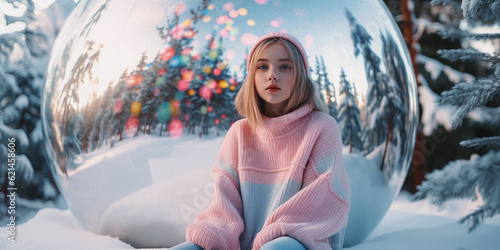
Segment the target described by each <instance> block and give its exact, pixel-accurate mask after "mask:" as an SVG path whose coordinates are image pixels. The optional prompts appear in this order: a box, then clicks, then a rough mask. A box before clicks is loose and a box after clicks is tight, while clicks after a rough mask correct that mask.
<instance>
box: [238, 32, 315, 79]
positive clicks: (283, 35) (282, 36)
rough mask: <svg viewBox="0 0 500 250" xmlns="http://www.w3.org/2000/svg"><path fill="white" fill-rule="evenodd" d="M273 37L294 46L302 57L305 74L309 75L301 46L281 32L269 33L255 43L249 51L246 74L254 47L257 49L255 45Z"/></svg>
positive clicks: (304, 52)
mask: <svg viewBox="0 0 500 250" xmlns="http://www.w3.org/2000/svg"><path fill="white" fill-rule="evenodd" d="M274 37H278V38H283V39H285V40H288V41H290V42H291V43H292V44H293V45H295V47H296V48H297V50H298V51H299V52H300V55H301V56H302V60H303V61H304V67H305V68H306V73H307V74H309V64H308V63H307V56H306V51H305V50H304V47H302V45H301V44H300V42H299V40H297V39H296V38H295V37H293V36H291V35H289V34H287V33H283V32H271V33H268V34H267V35H265V36H263V37H261V38H260V39H259V40H258V41H257V43H255V45H254V46H253V48H252V50H251V51H250V54H248V60H247V72H248V68H249V67H250V59H251V58H252V55H253V53H254V51H255V47H257V45H259V44H260V43H261V42H262V41H264V40H266V39H269V38H274Z"/></svg>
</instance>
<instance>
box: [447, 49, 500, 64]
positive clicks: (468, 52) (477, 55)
mask: <svg viewBox="0 0 500 250" xmlns="http://www.w3.org/2000/svg"><path fill="white" fill-rule="evenodd" d="M437 53H438V54H439V55H440V56H441V57H442V58H445V59H448V60H450V61H462V62H464V61H468V60H482V61H486V62H493V63H495V62H497V61H499V59H500V58H499V57H498V55H490V54H488V53H483V52H479V51H476V50H472V49H447V50H438V52H437ZM496 54H498V53H496Z"/></svg>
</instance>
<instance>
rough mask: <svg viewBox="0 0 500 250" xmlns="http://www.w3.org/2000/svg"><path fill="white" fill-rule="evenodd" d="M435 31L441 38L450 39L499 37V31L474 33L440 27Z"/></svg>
mask: <svg viewBox="0 0 500 250" xmlns="http://www.w3.org/2000/svg"><path fill="white" fill-rule="evenodd" d="M437 33H438V35H439V36H441V38H443V39H450V40H459V39H463V38H470V39H473V40H494V39H500V33H487V34H483V33H481V34H475V33H469V32H465V31H462V30H459V29H445V28H440V29H438V30H437Z"/></svg>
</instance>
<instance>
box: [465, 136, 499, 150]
mask: <svg viewBox="0 0 500 250" xmlns="http://www.w3.org/2000/svg"><path fill="white" fill-rule="evenodd" d="M460 146H463V147H466V148H475V149H481V148H487V149H491V150H500V136H492V137H484V138H474V139H470V140H465V141H461V142H460Z"/></svg>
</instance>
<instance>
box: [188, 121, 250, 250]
mask: <svg viewBox="0 0 500 250" xmlns="http://www.w3.org/2000/svg"><path fill="white" fill-rule="evenodd" d="M233 127H234V125H233ZM233 127H232V128H233ZM237 148H238V144H237V138H236V136H235V133H234V128H233V129H230V130H229V131H228V133H227V135H226V137H225V138H224V142H223V143H222V146H221V148H220V151H219V154H218V156H217V160H216V162H215V164H214V168H213V178H214V192H213V196H212V200H211V202H210V205H209V206H208V207H207V208H206V209H205V210H204V211H203V212H201V213H200V214H199V215H198V216H197V217H196V218H195V219H194V222H193V223H192V224H191V225H189V227H188V229H187V232H186V238H187V240H188V241H190V242H193V243H195V244H197V245H199V246H201V247H202V248H203V249H205V250H210V249H240V245H239V236H240V234H241V233H242V232H243V228H244V222H243V204H242V201H241V196H240V192H239V184H238V183H239V180H238V174H237V168H236V167H235V166H237V162H238V154H237Z"/></svg>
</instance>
